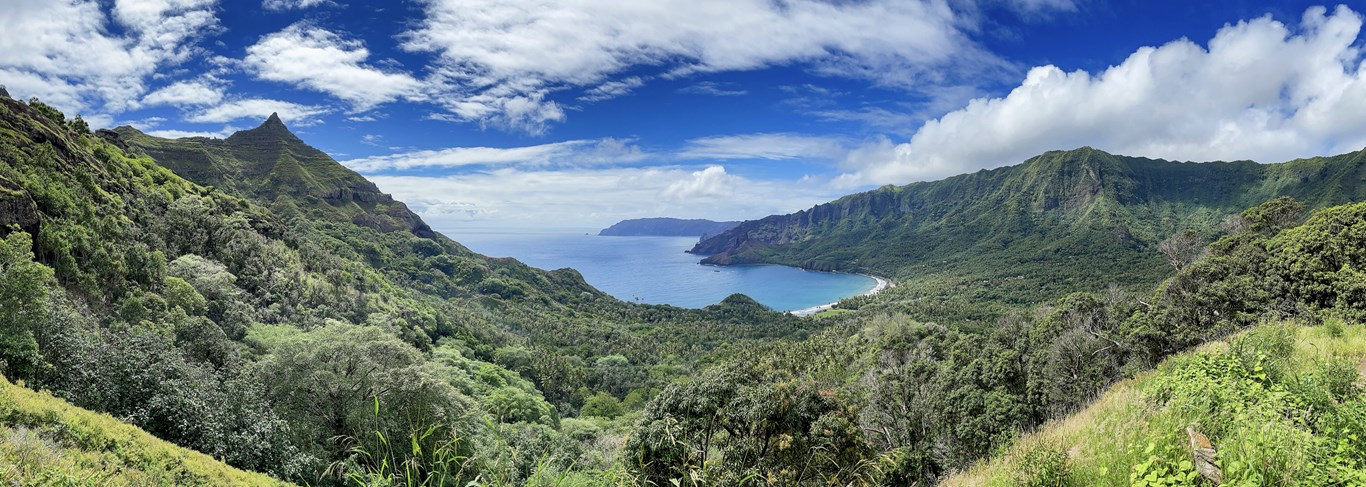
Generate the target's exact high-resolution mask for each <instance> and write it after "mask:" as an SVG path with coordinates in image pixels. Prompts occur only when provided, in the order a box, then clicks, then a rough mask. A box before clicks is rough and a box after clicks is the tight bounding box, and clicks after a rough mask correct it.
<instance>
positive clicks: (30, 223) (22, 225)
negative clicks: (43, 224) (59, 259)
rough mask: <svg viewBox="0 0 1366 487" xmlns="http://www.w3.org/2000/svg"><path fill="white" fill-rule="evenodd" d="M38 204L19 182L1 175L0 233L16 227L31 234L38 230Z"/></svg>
mask: <svg viewBox="0 0 1366 487" xmlns="http://www.w3.org/2000/svg"><path fill="white" fill-rule="evenodd" d="M39 218H40V215H39V213H38V204H37V203H36V202H34V201H33V197H31V196H29V194H28V191H25V190H24V188H23V187H22V186H19V184H18V183H15V182H13V181H10V180H8V179H5V178H3V177H0V235H5V234H8V233H9V232H10V230H12V229H14V228H16V227H17V228H18V229H20V230H23V231H25V232H28V233H30V234H36V233H37V232H38V223H39V221H40V220H39Z"/></svg>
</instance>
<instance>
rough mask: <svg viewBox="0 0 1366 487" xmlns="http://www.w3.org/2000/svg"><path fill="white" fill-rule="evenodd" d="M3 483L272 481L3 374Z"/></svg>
mask: <svg viewBox="0 0 1366 487" xmlns="http://www.w3.org/2000/svg"><path fill="white" fill-rule="evenodd" d="M0 482H3V483H4V484H5V485H79V486H85V485H89V486H97V485H99V486H107V485H118V486H122V485H196V484H198V485H276V484H280V482H278V481H276V480H273V479H271V478H270V477H267V476H265V475H262V474H258V473H251V472H243V471H241V470H237V469H234V468H232V467H229V466H227V465H224V464H223V463H222V462H219V461H217V460H214V459H213V458H210V457H209V456H208V455H204V454H202V453H198V452H194V451H190V450H186V449H184V448H180V447H177V446H175V445H172V444H170V443H168V442H166V441H163V440H160V439H157V438H156V437H154V436H152V435H150V434H147V433H146V432H144V431H141V430H139V429H137V428H134V427H132V426H129V425H127V424H123V423H121V422H119V421H118V420H116V419H114V418H112V417H110V416H108V415H104V414H97V413H93V412H90V411H86V410H82V409H80V408H77V407H74V406H71V405H70V404H67V403H66V402H65V401H62V400H61V399H57V398H54V397H52V396H51V395H50V394H43V393H35V392H33V391H30V390H28V389H25V388H23V387H20V386H16V385H14V384H10V383H9V381H7V380H5V379H4V378H3V377H0Z"/></svg>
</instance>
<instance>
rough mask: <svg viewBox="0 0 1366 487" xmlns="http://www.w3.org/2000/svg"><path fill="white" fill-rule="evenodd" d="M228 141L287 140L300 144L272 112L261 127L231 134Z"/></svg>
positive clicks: (276, 114)
mask: <svg viewBox="0 0 1366 487" xmlns="http://www.w3.org/2000/svg"><path fill="white" fill-rule="evenodd" d="M228 140H229V141H234V142H246V141H257V142H260V141H268V140H287V141H298V142H302V141H300V140H299V138H298V137H297V136H295V135H294V133H293V132H290V131H289V127H286V126H285V122H284V121H283V120H280V114H279V113H275V112H272V113H271V114H270V118H267V119H266V121H265V122H262V123H261V125H259V126H257V127H256V128H254V129H251V130H243V131H241V132H237V133H235V134H232V136H231V137H228Z"/></svg>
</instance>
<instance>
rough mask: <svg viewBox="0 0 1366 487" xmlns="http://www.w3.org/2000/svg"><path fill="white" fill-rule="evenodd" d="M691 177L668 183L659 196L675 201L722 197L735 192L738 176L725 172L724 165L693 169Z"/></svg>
mask: <svg viewBox="0 0 1366 487" xmlns="http://www.w3.org/2000/svg"><path fill="white" fill-rule="evenodd" d="M691 176H692V177H690V178H687V179H682V180H678V181H674V182H672V183H669V187H667V188H664V191H662V192H660V196H663V197H664V198H667V199H671V200H675V201H688V200H694V199H698V198H724V197H729V196H731V195H733V194H735V188H736V186H738V185H739V180H740V178H738V177H735V176H732V175H730V174H726V168H725V167H724V166H707V168H706V169H703V170H701V171H693V173H692V174H691Z"/></svg>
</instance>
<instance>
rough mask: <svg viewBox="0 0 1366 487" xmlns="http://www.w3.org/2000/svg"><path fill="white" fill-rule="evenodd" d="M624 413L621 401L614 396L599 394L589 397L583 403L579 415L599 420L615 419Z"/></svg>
mask: <svg viewBox="0 0 1366 487" xmlns="http://www.w3.org/2000/svg"><path fill="white" fill-rule="evenodd" d="M624 412H626V411H625V409H624V408H623V407H622V405H621V401H620V400H618V399H617V397H616V396H613V395H611V394H608V393H606V392H599V393H597V394H594V395H593V396H592V397H589V398H588V400H586V401H584V403H583V410H582V411H580V414H582V415H584V416H595V417H599V418H609V419H610V418H615V417H617V416H621V414H622V413H624Z"/></svg>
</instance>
